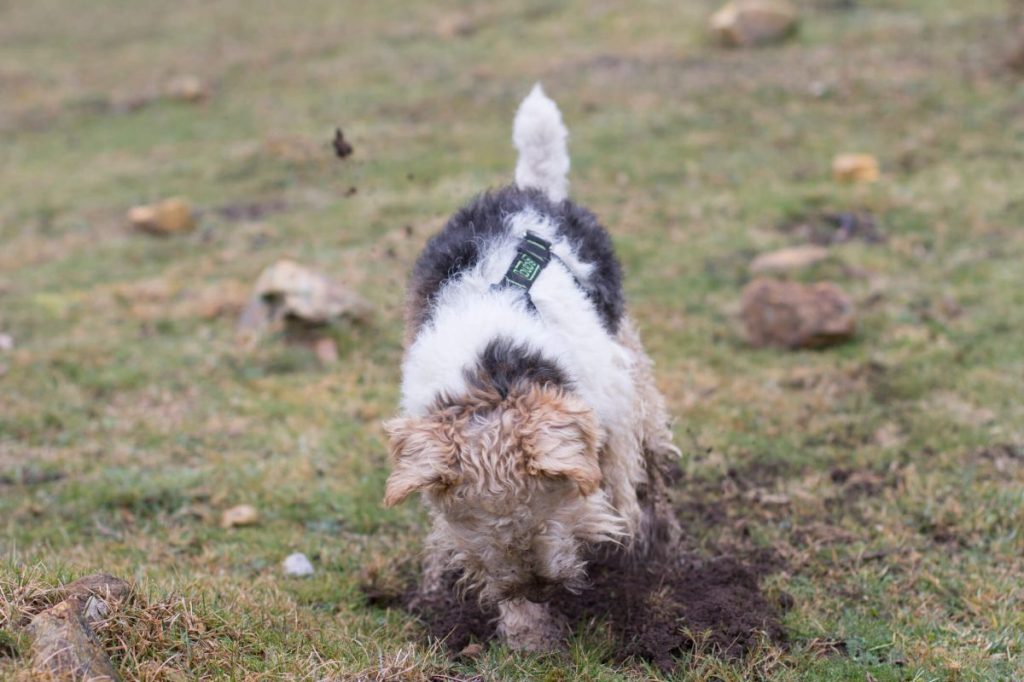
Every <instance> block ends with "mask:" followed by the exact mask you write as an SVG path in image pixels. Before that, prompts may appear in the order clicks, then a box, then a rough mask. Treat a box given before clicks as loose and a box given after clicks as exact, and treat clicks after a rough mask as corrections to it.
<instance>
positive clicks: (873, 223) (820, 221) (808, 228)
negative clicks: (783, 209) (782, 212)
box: [779, 211, 885, 246]
mask: <svg viewBox="0 0 1024 682" xmlns="http://www.w3.org/2000/svg"><path fill="white" fill-rule="evenodd" d="M779 229H780V230H781V231H783V232H786V233H788V234H792V235H794V236H796V237H798V238H799V239H800V240H802V241H806V242H810V243H811V244H817V245H819V246H830V245H832V244H842V243H845V242H850V241H862V242H867V243H869V244H877V243H879V242H882V241H885V235H884V234H883V233H882V231H881V229H880V228H879V226H878V220H877V219H876V218H875V216H874V215H873V214H871V213H869V212H867V211H840V212H834V213H832V212H821V213H808V214H806V215H802V216H799V217H797V218H795V219H792V220H788V221H786V222H784V223H783V224H781V225H780V226H779Z"/></svg>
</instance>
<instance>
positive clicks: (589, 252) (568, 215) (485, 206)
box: [409, 186, 625, 334]
mask: <svg viewBox="0 0 1024 682" xmlns="http://www.w3.org/2000/svg"><path fill="white" fill-rule="evenodd" d="M527 208H530V209H533V210H534V211H536V212H537V213H539V214H540V215H542V216H545V217H547V218H549V219H551V220H552V222H554V224H555V225H556V226H557V231H558V234H559V235H562V236H564V237H566V239H568V240H569V242H570V243H571V244H572V245H573V247H574V248H575V250H576V253H577V255H578V256H579V257H580V260H582V261H583V262H584V263H589V264H593V265H594V272H593V274H592V275H591V277H590V279H589V281H588V282H587V284H586V286H585V287H584V289H585V291H586V293H587V296H588V297H589V298H590V300H591V301H593V302H594V306H595V307H596V308H597V312H598V314H599V315H600V317H601V322H602V324H603V325H604V327H605V329H607V330H608V331H609V333H611V334H615V333H616V332H618V329H619V322H620V321H621V319H622V315H623V310H624V308H625V300H624V299H623V295H622V268H621V267H620V266H619V261H618V259H617V258H616V257H615V251H614V248H613V247H612V240H611V238H610V237H609V236H608V233H607V232H606V231H605V229H604V228H603V227H602V226H601V224H600V223H599V222H598V221H597V218H596V217H595V216H594V214H593V213H591V212H590V211H588V210H587V209H585V208H583V207H582V206H577V205H576V204H574V203H572V202H571V201H568V200H566V201H562V202H560V203H557V204H556V203H553V202H552V201H551V200H549V199H548V198H547V197H546V196H545V195H544V193H543V192H540V191H539V190H535V189H519V188H518V187H515V186H508V187H504V188H502V189H499V190H496V191H493V192H485V193H484V194H481V195H479V196H477V197H476V198H475V199H473V200H472V201H470V202H469V204H467V205H466V206H464V207H463V208H461V209H459V210H458V211H457V212H456V213H455V215H453V216H452V217H451V219H450V220H449V221H448V224H447V225H445V227H444V229H443V230H442V231H441V232H440V233H439V234H437V235H435V236H434V237H432V238H431V239H430V241H428V242H427V245H426V247H425V248H424V249H423V253H421V254H420V257H419V259H417V261H416V265H415V266H414V267H413V272H412V278H411V280H410V283H409V296H410V305H411V307H412V309H413V311H414V312H413V314H414V318H413V321H412V323H413V325H414V327H415V329H417V330H418V329H419V328H420V327H421V326H422V325H423V323H424V322H426V321H427V320H428V319H430V312H431V306H432V304H433V302H434V301H435V299H436V297H437V293H438V291H440V289H441V287H442V286H444V284H445V282H447V281H448V280H449V279H451V278H453V277H455V276H457V275H458V274H459V273H461V272H464V271H466V270H468V269H470V268H472V267H473V266H474V265H476V263H477V261H479V259H480V252H481V248H480V247H481V245H482V244H485V243H486V242H488V241H490V240H493V239H495V238H500V237H503V236H504V235H506V234H507V233H508V226H507V225H506V224H505V218H506V217H508V216H509V215H512V214H514V213H518V212H520V211H523V210H525V209H527Z"/></svg>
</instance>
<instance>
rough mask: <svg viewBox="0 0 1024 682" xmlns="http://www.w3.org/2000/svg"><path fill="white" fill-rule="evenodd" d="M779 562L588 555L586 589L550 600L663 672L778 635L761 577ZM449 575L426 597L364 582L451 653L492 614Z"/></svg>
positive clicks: (375, 600)
mask: <svg viewBox="0 0 1024 682" xmlns="http://www.w3.org/2000/svg"><path fill="white" fill-rule="evenodd" d="M778 567H779V566H778V561H777V560H776V559H775V558H774V557H773V556H772V555H770V554H763V553H762V554H755V555H748V556H745V557H740V556H734V555H723V556H717V557H699V556H697V555H695V554H693V553H692V552H685V551H683V550H680V551H679V552H662V553H660V555H659V556H658V557H654V558H648V559H646V560H643V561H630V560H627V559H623V558H621V557H617V556H608V557H603V558H597V559H595V560H594V561H592V562H591V564H590V570H589V576H590V587H589V588H588V589H586V590H584V591H583V592H581V593H580V594H570V593H568V592H563V593H561V594H559V595H557V596H556V597H555V599H554V600H553V604H554V605H555V607H556V608H557V609H558V610H559V611H561V612H562V613H563V614H565V616H566V617H567V618H568V620H569V623H570V624H571V625H572V627H573V628H574V629H575V628H579V627H586V626H588V625H590V624H592V623H595V622H596V623H605V624H606V626H607V627H608V629H609V632H610V633H611V634H612V635H613V637H614V641H615V642H616V645H615V647H614V650H613V652H612V657H613V658H614V659H615V660H617V661H621V660H625V659H628V658H633V657H635V658H640V659H643V660H646V661H650V662H651V663H653V664H655V665H657V666H658V667H660V668H662V669H664V670H671V669H672V668H673V667H674V666H675V659H676V657H677V656H678V655H679V654H681V653H683V652H685V651H689V650H692V649H694V648H696V647H702V648H705V649H711V650H714V651H717V652H720V653H721V654H723V655H725V656H742V655H744V654H745V653H747V652H748V651H750V650H751V649H752V648H754V647H755V646H756V645H757V642H758V640H759V638H760V637H762V636H763V637H766V638H767V639H768V640H770V641H773V642H784V641H785V639H786V634H785V631H784V630H783V628H782V625H781V623H780V622H779V616H780V611H781V607H780V605H779V604H778V603H774V602H772V601H771V600H769V599H768V598H766V597H765V595H764V594H763V593H762V592H761V589H760V585H759V583H760V579H761V577H762V576H764V575H766V574H767V573H770V572H772V571H774V570H777V569H778ZM457 577H458V576H457V575H455V574H452V575H449V576H448V585H449V589H448V590H447V591H446V592H445V593H444V594H442V595H439V596H438V597H436V598H433V599H430V600H423V599H417V598H416V586H415V584H414V581H410V580H407V581H406V582H405V587H404V589H402V590H401V591H395V590H393V589H392V590H390V591H389V590H388V589H387V588H386V587H383V585H382V584H381V583H371V584H366V585H364V586H363V590H364V593H365V594H366V595H367V598H368V601H369V602H370V604H372V605H376V606H384V607H402V608H405V609H406V610H408V611H409V612H410V613H413V614H414V615H416V616H417V617H418V618H420V619H421V620H422V621H423V622H424V623H425V624H426V626H427V628H428V629H429V632H430V635H431V637H433V638H435V639H438V640H442V641H444V642H445V644H446V646H447V647H448V648H449V649H450V650H451V651H452V652H459V651H461V650H462V649H463V648H464V647H465V646H466V645H467V644H469V643H470V642H472V641H480V642H486V641H488V640H490V639H492V638H493V637H494V635H495V625H496V618H497V615H498V614H497V611H496V610H492V609H483V608H481V607H480V605H479V604H478V603H477V601H476V599H474V598H473V597H472V596H465V597H460V596H459V595H458V593H457V591H456V590H455V583H456V579H457ZM394 584H395V583H392V585H394Z"/></svg>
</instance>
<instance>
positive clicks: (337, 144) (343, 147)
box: [331, 128, 353, 159]
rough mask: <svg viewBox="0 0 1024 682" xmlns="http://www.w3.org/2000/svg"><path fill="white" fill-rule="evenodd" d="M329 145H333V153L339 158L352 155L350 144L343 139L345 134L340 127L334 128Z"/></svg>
mask: <svg viewBox="0 0 1024 682" xmlns="http://www.w3.org/2000/svg"><path fill="white" fill-rule="evenodd" d="M331 146H332V147H334V155H335V156H337V157H338V158H339V159H344V158H346V157H348V156H351V155H352V151H353V150H352V145H351V144H349V142H348V140H346V139H345V134H344V133H343V132H341V128H335V129H334V139H333V140H331Z"/></svg>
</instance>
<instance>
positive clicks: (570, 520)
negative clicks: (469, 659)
mask: <svg viewBox="0 0 1024 682" xmlns="http://www.w3.org/2000/svg"><path fill="white" fill-rule="evenodd" d="M567 137H568V132H567V130H566V128H565V126H564V124H563V123H562V116H561V113H560V112H559V110H558V107H557V106H556V105H555V103H554V102H553V101H552V100H550V99H549V98H548V97H547V96H546V95H545V94H544V91H543V90H542V89H541V87H540V86H539V85H538V86H536V87H534V89H533V91H532V92H531V93H530V94H529V96H528V97H527V98H526V99H525V100H524V101H523V102H522V104H521V105H520V107H519V111H518V113H517V115H516V118H515V123H514V127H513V142H514V144H515V146H516V148H517V149H518V152H519V160H518V163H517V165H516V173H515V180H516V182H515V185H513V186H509V187H505V188H503V189H500V190H497V191H493V192H488V193H485V194H482V195H480V196H479V197H477V198H476V199H474V200H473V201H471V202H470V203H469V204H468V205H467V206H465V207H464V208H462V209H461V210H459V211H458V212H457V213H455V215H454V216H453V217H452V218H451V219H450V220H449V222H448V224H447V225H446V226H445V228H444V230H443V231H442V232H441V233H440V234H438V235H437V236H435V237H433V238H432V239H431V240H430V241H429V242H428V243H427V245H426V248H425V249H424V251H423V253H422V255H421V256H420V258H419V260H418V261H417V262H416V265H415V268H414V270H413V273H412V278H411V281H410V284H409V290H408V298H407V305H406V353H405V360H404V363H403V379H402V402H401V412H402V414H401V416H399V417H396V418H395V419H392V420H390V421H389V422H388V423H387V424H386V425H385V426H386V430H387V432H388V436H389V438H390V450H391V458H392V464H393V469H392V472H391V475H390V477H389V478H388V481H387V486H386V491H385V498H384V499H385V503H386V504H387V505H389V506H390V505H394V504H397V503H399V502H401V501H402V500H404V499H405V498H406V497H407V496H408V495H409V494H411V493H412V492H415V491H420V492H422V493H423V498H424V500H425V502H426V505H427V507H428V508H429V512H430V515H431V519H432V523H433V530H432V533H431V535H430V538H429V540H428V544H427V546H428V550H427V557H426V562H425V563H426V568H425V575H424V582H423V587H422V589H423V590H425V591H428V592H429V591H434V590H439V589H441V586H442V579H441V577H442V574H443V573H444V571H446V570H448V569H458V570H460V571H461V572H462V576H463V582H464V585H466V586H467V587H468V588H469V589H471V590H473V591H475V592H476V593H477V594H478V595H479V597H480V598H481V599H482V600H484V601H487V602H490V603H496V604H497V605H498V607H499V611H500V613H501V622H500V624H499V631H500V632H501V633H502V635H503V636H504V638H505V639H506V641H507V642H508V643H509V645H510V646H513V647H516V648H523V649H549V648H552V647H554V646H556V645H557V643H558V642H559V640H560V638H561V636H562V634H563V629H564V627H563V623H562V621H561V618H560V617H559V616H558V615H557V614H555V613H553V612H552V611H551V609H550V608H549V606H548V604H547V599H548V598H549V597H550V596H551V594H552V593H553V590H555V589H559V588H564V589H569V590H579V589H581V588H582V587H583V586H584V585H585V581H586V562H587V558H588V556H593V552H594V551H595V550H596V549H598V548H600V547H602V546H607V545H611V546H614V547H617V548H620V549H621V551H623V552H629V553H633V554H640V553H643V552H645V551H647V550H648V549H649V548H650V547H652V546H653V545H655V544H657V542H658V541H660V540H671V539H673V537H674V536H675V535H676V534H677V533H678V526H677V525H676V521H675V519H674V517H673V515H672V514H671V512H670V509H669V506H668V504H667V501H666V496H665V483H664V479H663V467H664V465H665V463H666V462H667V461H668V460H669V459H670V458H673V457H675V456H677V455H678V450H677V449H676V448H675V446H674V445H673V444H672V435H671V431H670V430H669V427H668V418H667V415H666V412H665V406H664V400H663V398H662V396H661V394H660V393H659V392H658V390H657V388H656V387H655V384H654V380H653V376H652V373H651V369H652V368H651V362H650V360H649V359H648V358H647V356H646V354H645V353H644V351H643V348H642V346H641V343H640V339H639V337H638V336H637V333H636V331H635V329H634V327H633V325H632V323H631V322H630V320H629V318H628V317H627V316H626V313H625V303H624V299H623V293H622V282H621V269H620V266H619V263H618V260H617V259H616V257H615V254H614V252H613V249H612V243H611V239H610V238H609V236H608V234H607V232H605V230H604V228H602V227H601V225H600V224H599V223H598V222H597V219H596V218H595V217H594V215H593V214H591V213H590V212H589V211H587V210H586V209H584V208H582V207H580V206H577V205H576V204H574V203H572V202H571V201H569V200H568V199H567V198H566V196H567V191H568V178H567V174H568V171H569V155H568V151H567V145H566V142H567Z"/></svg>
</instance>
